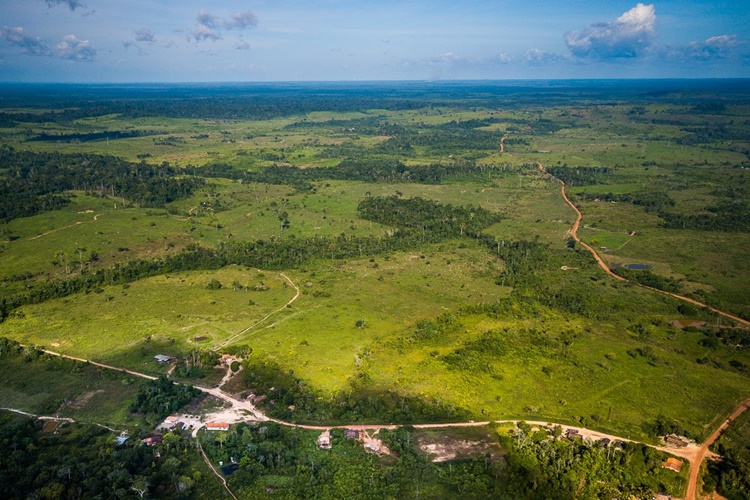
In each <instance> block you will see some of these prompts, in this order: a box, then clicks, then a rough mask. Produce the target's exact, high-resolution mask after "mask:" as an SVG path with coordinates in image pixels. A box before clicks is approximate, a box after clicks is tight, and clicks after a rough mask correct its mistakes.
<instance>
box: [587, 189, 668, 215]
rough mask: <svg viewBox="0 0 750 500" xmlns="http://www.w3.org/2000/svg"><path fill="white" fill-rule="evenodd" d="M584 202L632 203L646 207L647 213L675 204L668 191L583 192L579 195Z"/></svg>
mask: <svg viewBox="0 0 750 500" xmlns="http://www.w3.org/2000/svg"><path fill="white" fill-rule="evenodd" d="M578 198H579V199H581V200H582V201H593V200H599V201H616V202H624V203H632V204H633V205H638V206H640V207H644V208H645V209H646V211H647V212H653V211H656V210H661V209H662V208H664V207H673V206H674V204H675V202H674V200H673V199H672V198H670V197H669V194H668V193H667V192H666V191H639V192H636V193H624V194H612V193H592V192H583V193H579V194H578Z"/></svg>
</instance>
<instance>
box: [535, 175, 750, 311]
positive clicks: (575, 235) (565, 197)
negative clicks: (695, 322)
mask: <svg viewBox="0 0 750 500" xmlns="http://www.w3.org/2000/svg"><path fill="white" fill-rule="evenodd" d="M537 165H538V166H539V170H540V171H541V172H542V173H543V174H545V175H548V176H550V177H552V178H553V179H555V180H557V182H559V183H560V186H561V187H560V193H561V194H562V197H563V200H565V203H567V204H568V205H569V206H570V208H572V209H573V210H575V212H576V221H575V223H573V227H571V228H570V230H568V233H569V234H570V236H571V237H572V238H573V240H574V241H575V242H576V243H577V244H579V245H581V246H582V247H583V248H585V249H586V250H588V251H589V253H591V255H592V256H593V257H594V259H595V260H596V263H597V264H598V265H599V267H600V268H601V269H602V270H603V271H604V272H605V273H607V274H608V275H609V276H611V277H612V278H615V279H616V280H618V281H624V282H626V283H631V284H633V285H636V286H639V287H641V288H645V289H647V290H651V291H653V292H657V293H660V294H662V295H668V296H670V297H673V298H675V299H679V300H682V301H684V302H688V303H690V304H693V305H695V306H698V307H700V308H706V309H708V310H709V311H711V312H713V313H716V314H719V315H721V316H724V317H725V318H729V319H731V320H732V321H735V322H737V323H740V324H742V325H745V326H750V321H748V320H746V319H742V318H740V317H738V316H735V315H733V314H730V313H728V312H726V311H722V310H720V309H716V308H715V307H711V306H709V305H708V304H704V303H703V302H700V301H698V300H694V299H691V298H689V297H685V296H683V295H679V294H676V293H671V292H666V291H664V290H659V289H658V288H653V287H650V286H646V285H642V284H640V283H636V282H633V281H629V280H627V279H625V278H623V277H622V276H619V275H617V274H615V273H613V272H612V269H610V268H609V266H608V265H607V264H606V263H605V262H604V261H603V260H602V258H601V257H600V256H599V254H598V253H597V252H596V250H594V249H593V248H592V247H591V246H589V245H588V244H587V243H585V242H584V241H582V240H581V239H580V238H579V237H578V228H579V226H580V224H581V219H582V218H583V215H582V214H581V211H580V210H578V207H576V206H575V205H574V204H573V202H572V201H570V199H569V198H568V195H567V194H566V193H565V187H566V186H565V182H563V180H562V179H557V178H556V177H554V176H553V175H552V174H550V173H549V172H547V170H546V169H545V168H544V166H543V165H542V164H541V163H538V162H537Z"/></svg>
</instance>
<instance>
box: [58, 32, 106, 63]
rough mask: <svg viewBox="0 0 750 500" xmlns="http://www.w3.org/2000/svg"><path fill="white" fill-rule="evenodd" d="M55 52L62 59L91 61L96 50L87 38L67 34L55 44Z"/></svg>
mask: <svg viewBox="0 0 750 500" xmlns="http://www.w3.org/2000/svg"><path fill="white" fill-rule="evenodd" d="M57 52H58V54H59V56H60V57H62V58H63V59H69V60H71V61H76V62H91V61H93V60H94V59H95V58H96V50H94V47H92V46H91V43H90V42H89V41H88V40H81V39H79V38H78V37H77V36H75V35H68V36H66V37H64V38H63V39H62V41H61V42H60V43H58V44H57Z"/></svg>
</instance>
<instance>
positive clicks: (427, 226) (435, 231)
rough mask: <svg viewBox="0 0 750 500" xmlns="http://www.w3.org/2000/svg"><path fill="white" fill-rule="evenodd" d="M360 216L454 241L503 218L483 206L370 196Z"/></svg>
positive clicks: (361, 207)
mask: <svg viewBox="0 0 750 500" xmlns="http://www.w3.org/2000/svg"><path fill="white" fill-rule="evenodd" d="M357 211H358V212H359V215H360V217H362V218H363V219H366V220H371V221H373V222H378V223H380V224H385V225H387V226H395V227H398V228H402V229H404V230H407V231H415V232H418V233H430V234H431V235H432V236H433V237H435V236H437V237H440V238H441V239H442V238H452V237H458V236H463V235H464V234H468V235H475V234H478V233H479V231H481V230H482V229H484V228H486V227H488V226H491V225H492V224H495V223H497V222H499V221H500V219H501V217H500V216H499V215H498V214H496V213H492V212H490V211H488V210H485V209H483V208H481V207H471V206H469V207H453V206H452V205H441V204H439V203H435V202H433V201H429V200H424V199H422V198H410V199H401V198H399V197H397V196H390V197H371V198H365V199H364V200H362V201H361V202H360V204H359V206H358V207H357Z"/></svg>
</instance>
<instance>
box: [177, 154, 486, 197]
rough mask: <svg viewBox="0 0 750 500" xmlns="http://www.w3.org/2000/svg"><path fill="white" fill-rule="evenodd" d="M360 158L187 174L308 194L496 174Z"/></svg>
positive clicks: (221, 167)
mask: <svg viewBox="0 0 750 500" xmlns="http://www.w3.org/2000/svg"><path fill="white" fill-rule="evenodd" d="M358 156H359V157H357V158H348V159H344V160H342V161H341V162H340V163H339V164H338V165H336V166H335V167H320V168H298V167H287V166H278V165H274V166H270V167H266V168H263V169H261V170H259V171H256V172H249V171H245V170H239V169H236V168H234V167H232V166H230V165H226V164H221V163H217V164H209V165H206V166H204V167H193V168H189V169H187V172H189V173H190V174H192V175H199V176H203V177H224V178H228V179H238V180H243V181H247V182H260V183H265V184H279V185H288V186H292V187H294V188H295V189H297V190H299V191H309V190H311V189H313V185H312V184H311V183H312V182H316V181H322V180H356V181H363V182H389V183H401V182H413V183H420V184H440V183H442V182H446V181H455V180H476V181H478V180H486V179H488V178H489V177H490V176H491V175H492V173H493V172H496V171H497V170H496V167H492V166H486V165H475V164H474V163H471V162H469V163H460V162H456V163H454V164H451V165H437V164H432V165H423V166H408V167H407V166H406V165H404V164H403V163H402V162H401V161H399V160H396V159H393V158H367V157H365V158H362V157H361V155H358Z"/></svg>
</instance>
